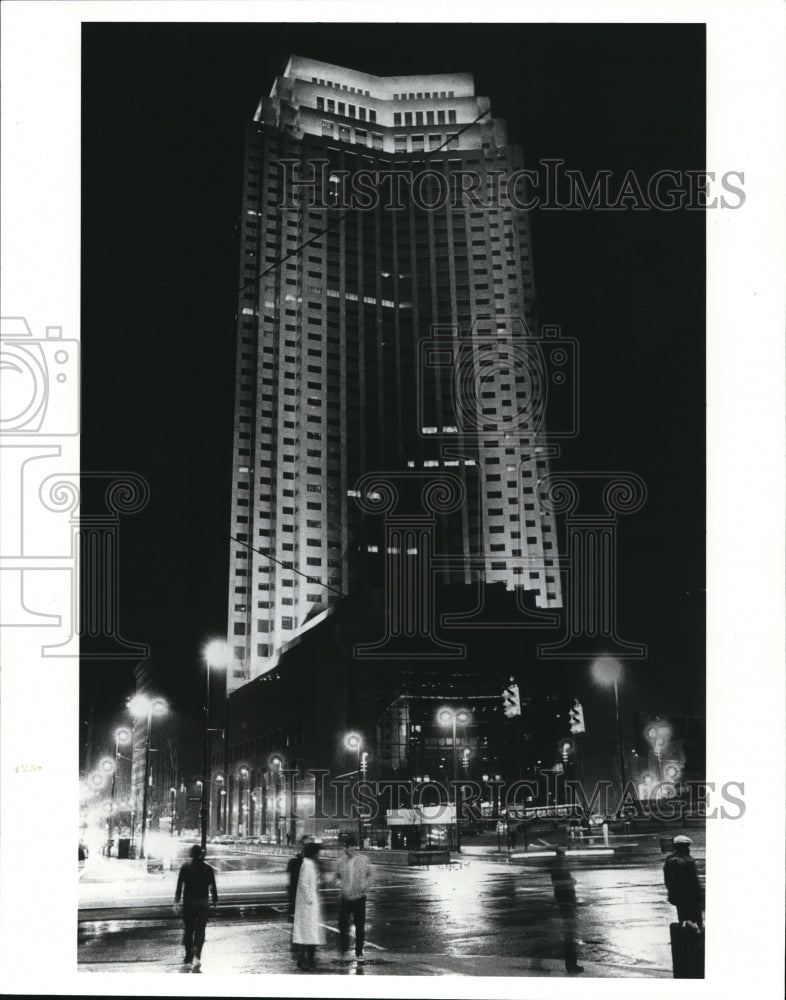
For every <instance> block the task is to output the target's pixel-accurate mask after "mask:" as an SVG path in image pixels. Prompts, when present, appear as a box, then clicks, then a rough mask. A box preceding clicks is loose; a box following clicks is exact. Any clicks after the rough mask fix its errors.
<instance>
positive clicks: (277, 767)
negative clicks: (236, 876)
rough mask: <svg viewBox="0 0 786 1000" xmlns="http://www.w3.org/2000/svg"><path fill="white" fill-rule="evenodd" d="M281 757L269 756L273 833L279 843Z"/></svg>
mask: <svg viewBox="0 0 786 1000" xmlns="http://www.w3.org/2000/svg"><path fill="white" fill-rule="evenodd" d="M281 764H282V761H281V758H280V757H279V756H278V755H276V756H275V757H271V758H270V765H271V767H272V768H273V835H274V837H275V838H276V841H275V842H276V843H277V844H278V843H280V842H281V839H280V831H279V828H278V795H279V792H278V785H279V781H280V778H281Z"/></svg>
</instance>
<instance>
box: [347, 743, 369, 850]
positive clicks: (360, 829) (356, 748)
mask: <svg viewBox="0 0 786 1000" xmlns="http://www.w3.org/2000/svg"><path fill="white" fill-rule="evenodd" d="M344 746H345V747H346V748H347V750H354V751H355V752H356V753H357V757H358V770H357V778H356V779H355V797H356V798H358V799H359V798H360V796H359V794H358V788H359V787H360V775H361V767H362V764H363V761H362V760H361V756H360V750H361V747H362V746H363V739H362V737H361V736H359V735H358V734H357V733H347V735H346V736H345V737H344ZM363 756H364V757H368V754H364V755H363ZM357 811H358V848H359V849H360V850H362V849H363V817H362V815H361V813H360V803H359V802H358V804H357Z"/></svg>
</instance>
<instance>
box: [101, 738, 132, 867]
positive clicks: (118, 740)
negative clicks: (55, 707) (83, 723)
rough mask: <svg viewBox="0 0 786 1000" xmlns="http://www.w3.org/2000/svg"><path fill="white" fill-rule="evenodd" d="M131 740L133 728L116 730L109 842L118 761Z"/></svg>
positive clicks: (108, 824)
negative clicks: (123, 747)
mask: <svg viewBox="0 0 786 1000" xmlns="http://www.w3.org/2000/svg"><path fill="white" fill-rule="evenodd" d="M130 741H131V730H130V729H128V727H127V726H120V727H119V728H118V729H116V730H115V766H114V768H113V769H112V792H111V798H110V802H111V807H110V810H109V819H108V820H107V842H109V841H110V840H111V839H112V817H113V815H114V812H115V776H116V774H117V762H118V760H119V759H120V747H121V745H122V746H125V744H126V743H129V742H130ZM119 845H120V842H119V841H118V850H120V846H119Z"/></svg>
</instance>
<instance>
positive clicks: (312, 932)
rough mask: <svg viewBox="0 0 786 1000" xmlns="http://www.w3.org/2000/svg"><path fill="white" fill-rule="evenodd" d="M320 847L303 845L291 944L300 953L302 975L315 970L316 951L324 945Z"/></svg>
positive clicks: (313, 842)
mask: <svg viewBox="0 0 786 1000" xmlns="http://www.w3.org/2000/svg"><path fill="white" fill-rule="evenodd" d="M320 846H321V845H320V844H318V843H317V842H316V841H313V840H312V841H310V842H309V843H307V844H304V845H303V861H302V863H301V865H300V872H299V874H298V879H297V890H296V892H295V915H294V920H293V922H292V943H293V944H294V945H296V946H297V947H298V949H299V958H298V963H297V964H298V968H299V969H301V970H302V971H303V972H313V971H314V970H315V969H316V948H317V945H319V944H323V935H324V931H323V928H322V904H321V902H320V899H319V867H318V865H317V860H316V859H317V855H318V854H319V849H320Z"/></svg>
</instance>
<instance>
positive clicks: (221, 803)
mask: <svg viewBox="0 0 786 1000" xmlns="http://www.w3.org/2000/svg"><path fill="white" fill-rule="evenodd" d="M216 784H217V785H218V788H219V791H218V832H219V833H224V832H225V830H224V796H225V795H226V789H225V788H224V775H223V774H217V775H216Z"/></svg>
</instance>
